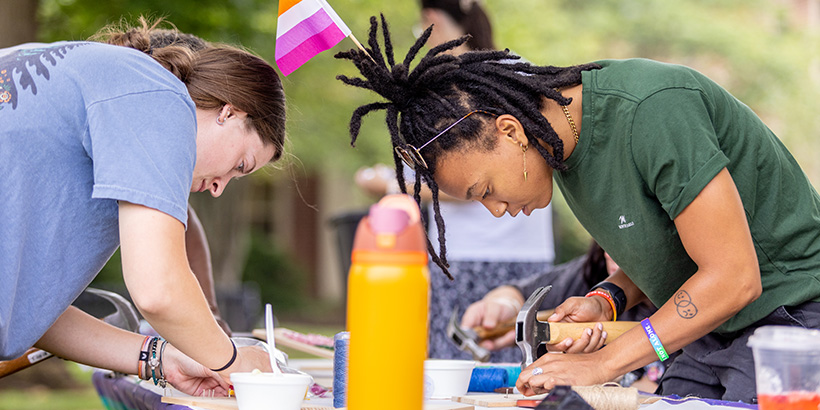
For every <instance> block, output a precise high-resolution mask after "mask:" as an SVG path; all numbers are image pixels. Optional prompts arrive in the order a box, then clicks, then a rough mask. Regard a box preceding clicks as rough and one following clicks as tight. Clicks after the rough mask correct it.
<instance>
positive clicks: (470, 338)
mask: <svg viewBox="0 0 820 410" xmlns="http://www.w3.org/2000/svg"><path fill="white" fill-rule="evenodd" d="M552 313H553V310H552V309H550V310H542V311H539V312H538V314H537V315H536V317H537V318H538V320H543V321H546V320H547V318H548V317H550V315H552ZM458 317H459V315H458V306H456V308H455V309H453V314H452V315H451V316H450V321H449V322H448V323H447V338H448V339H449V340H450V341H451V342H453V343H454V344H455V345H456V347H458V349H459V350H461V351H465V352H469V353H470V354H472V355H473V360H477V361H479V362H486V361H487V360H490V351H489V350H487V349H485V348H483V347H481V346H480V345H479V344H478V343H479V342H481V341H482V340H486V339H494V338H496V337H499V336H502V335H504V334H505V333H507V332H509V331H511V330H513V329H515V320H510V321H507V322H503V323H499V324H498V326H496V327H495V328H492V329H486V328H484V327H482V326H476V327H474V328H472V329H464V328H462V327H460V326H459V325H458Z"/></svg>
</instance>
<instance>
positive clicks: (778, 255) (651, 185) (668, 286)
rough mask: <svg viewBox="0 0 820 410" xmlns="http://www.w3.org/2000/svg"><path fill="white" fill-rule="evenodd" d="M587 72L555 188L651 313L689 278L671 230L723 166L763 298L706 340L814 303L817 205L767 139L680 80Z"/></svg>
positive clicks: (737, 110)
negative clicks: (578, 125) (782, 309)
mask: <svg viewBox="0 0 820 410" xmlns="http://www.w3.org/2000/svg"><path fill="white" fill-rule="evenodd" d="M599 63H600V64H601V65H602V67H603V68H601V69H599V70H592V71H586V72H584V73H583V76H582V82H583V123H582V130H581V135H580V142H579V145H578V146H577V148H576V149H575V151H574V152H573V153H572V156H571V157H570V158H568V159H567V161H566V165H567V167H568V169H567V170H566V171H562V172H555V180H556V182H557V184H558V186H559V188H560V189H561V192H562V193H563V195H564V196H565V197H566V199H567V202H568V204H569V207H570V208H571V209H572V211H573V212H574V213H575V216H576V217H577V218H578V220H579V221H580V222H581V223H582V224H583V226H584V227H585V228H586V229H587V230H588V231H589V233H590V234H591V235H592V237H593V238H595V239H596V240H597V241H598V243H600V244H601V246H602V247H603V248H604V249H606V251H607V252H609V254H610V255H611V256H612V257H613V259H614V260H615V261H616V262H617V263H618V264H619V265H620V266H621V267H622V268H623V270H624V272H625V273H627V275H628V276H629V277H630V279H632V281H633V282H634V283H635V284H636V285H637V286H638V287H639V288H640V289H641V290H642V291H643V292H644V294H646V295H647V296H648V297H649V299H650V300H651V301H652V302H653V303H654V304H655V305H656V306H661V305H663V304H664V303H665V302H666V301H667V300H668V299H670V298H671V297H672V296H673V295H674V293H675V292H676V291H677V290H678V288H679V287H680V286H681V285H682V284H683V283H684V282H685V281H686V280H687V279H689V278H690V277H691V276H692V275H693V274H694V273H695V272H696V270H697V265H695V263H694V261H692V259H691V258H690V257H689V255H688V254H687V253H686V250H685V249H684V247H683V245H682V244H681V240H680V237H679V235H678V232H677V229H676V228H675V224H674V222H673V220H674V219H675V218H676V217H677V216H678V215H679V214H680V213H681V211H683V209H684V208H686V206H687V205H689V204H690V203H691V202H692V200H694V199H695V197H696V196H697V195H698V193H700V191H701V190H702V189H703V188H704V187H705V186H706V184H708V183H709V182H710V181H711V180H712V178H714V177H715V176H716V175H717V173H718V172H720V170H722V169H723V168H724V167H725V168H727V169H728V170H729V173H730V174H731V175H732V178H733V179H734V182H735V184H736V185H737V188H738V191H739V192H740V197H741V199H742V201H743V206H744V209H745V211H746V218H747V220H748V222H749V227H750V228H751V233H752V238H753V240H754V245H755V250H756V251H757V258H758V262H759V264H760V273H761V277H762V283H763V294H762V296H761V297H760V298H759V299H757V300H756V301H754V302H753V303H751V304H750V305H749V306H746V307H745V308H743V310H741V311H740V312H738V313H737V314H736V315H735V316H734V317H732V318H730V319H729V320H728V321H726V322H725V323H724V324H722V325H721V326H720V327H719V328H718V329H717V331H718V332H720V333H727V332H732V331H736V330H739V329H742V328H744V327H747V326H749V325H751V324H752V323H754V322H755V321H757V320H759V319H761V318H763V317H765V316H766V315H767V314H769V313H771V312H772V311H773V310H774V309H776V308H777V307H779V306H783V305H785V306H793V305H797V304H800V303H801V302H805V301H809V300H820V196H818V194H817V191H815V190H814V188H813V187H812V186H811V183H810V182H809V181H808V179H807V177H806V175H805V174H804V173H803V171H802V170H801V169H800V167H799V166H798V164H797V162H796V161H795V160H794V158H793V157H792V156H791V154H790V153H789V152H788V150H787V149H786V147H784V146H783V144H782V143H781V142H780V140H779V139H778V138H777V137H776V136H775V135H774V133H772V131H771V130H769V129H768V128H767V127H766V125H764V124H763V122H762V121H761V120H760V119H759V118H758V117H757V116H756V115H755V113H754V112H752V110H751V109H749V107H747V106H746V105H744V104H743V103H741V102H740V101H738V100H737V99H735V98H734V97H733V96H732V95H730V94H729V93H728V92H727V91H726V90H724V89H722V88H721V87H720V86H718V85H717V84H715V83H714V82H712V81H711V80H709V79H708V78H706V77H705V76H703V75H701V74H700V73H698V72H696V71H694V70H692V69H689V68H686V67H682V66H677V65H670V64H663V63H659V62H655V61H650V60H642V59H633V60H623V61H612V60H607V61H601V62H599ZM726 291H727V292H731V291H732V290H731V289H726Z"/></svg>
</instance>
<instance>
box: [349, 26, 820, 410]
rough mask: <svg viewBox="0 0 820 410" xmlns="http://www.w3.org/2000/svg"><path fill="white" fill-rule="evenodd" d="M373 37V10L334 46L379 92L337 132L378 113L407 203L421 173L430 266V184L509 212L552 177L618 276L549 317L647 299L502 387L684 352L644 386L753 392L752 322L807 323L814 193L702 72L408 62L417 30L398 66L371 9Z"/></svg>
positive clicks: (474, 58) (459, 59)
mask: <svg viewBox="0 0 820 410" xmlns="http://www.w3.org/2000/svg"><path fill="white" fill-rule="evenodd" d="M377 30H378V23H377V20H376V18H373V19H371V30H370V38H369V41H368V45H369V50H368V52H367V53H365V52H363V51H359V50H350V51H347V52H342V53H339V54H337V57H338V58H342V59H349V60H351V61H352V62H353V63H354V64H355V65H356V67H357V68H358V70H359V71H360V72H361V75H362V76H363V78H350V77H347V76H344V75H340V76H338V78H339V79H340V80H341V81H343V82H344V83H346V84H349V85H353V86H356V87H361V88H366V89H369V90H372V91H374V92H376V93H377V94H379V95H380V96H381V97H383V98H384V99H385V100H386V101H378V102H374V103H370V104H367V105H364V106H361V107H359V108H357V109H356V110H355V111H354V112H353V116H352V119H351V122H350V133H351V139H352V142H353V143H355V141H356V136H357V135H358V133H359V128H360V126H361V122H362V118H363V117H364V116H365V115H367V114H368V113H370V112H372V111H374V110H386V112H387V126H388V130H389V132H390V136H391V141H392V144H393V146H394V148H395V150H394V152H395V153H394V160H395V162H396V167H397V168H399V167H400V164H401V162H402V161H404V162H406V163H408V164H410V165H412V166H413V167H414V168H415V170H416V177H415V181H414V194H415V195H414V196H415V197H416V199H417V200H418V191H419V188H420V187H421V184H422V183H425V184H427V185H428V186H429V187H430V189H431V191H432V195H433V207H434V209H435V210H436V218H435V219H436V220H435V223H437V224H438V226H439V228H440V229H439V232H441V233H442V235H440V237H439V241H440V242H441V252H440V254H438V255H431V256H432V259H433V260H434V261H435V262H436V263H438V264H440V265H441V266H442V267H445V268H446V266H447V255H446V247H445V246H444V243H443V233H444V232H445V230H444V229H443V227H444V221H443V220H442V218H441V217H440V215H439V212H438V204H437V198H438V191H439V189H440V190H441V191H443V192H445V193H447V194H449V195H452V196H456V197H461V198H465V199H472V200H476V201H479V202H481V203H482V204H483V205H484V206H485V207H486V208H487V209H488V210H489V211H490V212H491V213H493V214H494V215H496V216H500V215H502V214H504V213H509V214H511V215H518V214H520V213H523V214H529V213H531V212H532V210H533V209H537V208H543V207H544V206H546V205H547V204H549V202H550V200H551V199H552V189H553V182H552V181H553V179H555V181H556V183H557V184H558V186H559V188H560V189H561V191H562V193H563V195H564V197H565V198H566V200H567V203H568V205H569V207H570V208H571V209H572V211H573V212H574V214H575V215H576V217H577V218H578V219H579V221H580V222H581V223H582V224H583V226H584V227H585V228H586V229H587V231H588V232H589V233H590V234H591V235H592V237H593V238H594V239H595V240H596V241H597V242H598V243H599V244H600V245H601V247H602V248H603V249H605V250H606V251H607V253H609V254H610V256H611V257H612V259H613V260H614V261H615V262H616V263H617V264H618V265H619V266H620V269H619V271H618V272H616V273H615V274H613V275H611V276H610V277H609V278H608V279H607V280H606V281H604V282H602V283H600V284H598V285H597V288H598V289H596V290H594V291H593V292H591V294H589V295H588V296H589V297H573V298H570V299H568V300H567V301H565V302H564V303H562V304H561V305H559V306H558V307H557V308H556V312H555V314H554V315H553V316H552V317H550V319H549V320H550V321H569V322H600V321H608V320H616V319H617V316H618V314H619V313H622V312H623V311H624V309H628V308H630V307H632V306H634V305H635V304H637V303H639V302H641V301H643V300H644V298H648V299H649V300H650V301H651V302H652V303H653V304H654V305H655V306H657V307H658V311H657V312H655V313H654V314H652V315H651V316H650V317H649V318H647V319H646V320H644V321H642V325H641V326H637V327H635V328H633V329H631V330H630V331H628V332H626V333H625V334H623V335H622V336H620V337H619V338H617V339H615V340H612V341H611V342H610V343H608V344H607V345H606V346H604V347H603V348H601V349H599V350H595V351H592V352H588V353H577V354H546V355H544V356H542V357H540V358H538V359H537V360H536V361H535V362H534V363H532V364H531V365H529V366H528V367H526V368H525V369H524V370H523V371H522V373H521V376H520V377H519V379H518V381H517V382H516V386H517V387H518V388H519V390H521V391H522V392H523V393H524V394H526V395H532V394H536V393H539V392H543V391H546V390H549V389H551V388H553V387H554V386H556V385H592V384H597V383H603V382H607V381H609V380H611V379H613V378H614V377H616V376H617V375H620V374H624V373H626V372H628V371H630V370H633V369H636V368H639V367H641V366H643V365H646V364H648V363H650V362H652V361H654V360H656V357H665V356H666V355H667V353H668V352H674V351H677V350H680V349H682V353H681V354H680V355H679V356H678V357H677V358H676V359H675V363H674V365H673V366H672V367H671V368H670V369H669V370H668V372H667V373H666V374H665V375H664V376H663V378H662V380H661V382H660V386H659V389H658V392H659V393H661V394H664V395H669V394H678V395H682V396H683V395H695V396H700V397H705V398H717V399H722V400H731V401H744V402H753V401H754V400H755V383H754V377H755V376H754V364H753V363H754V361H753V358H752V354H751V350H750V349H749V348H748V347H747V346H746V341H747V339H748V337H749V336H750V335H751V334H752V333H753V332H754V330H755V329H756V328H758V327H760V326H764V325H787V326H800V327H805V328H816V327H820V303H818V301H820V195H818V194H817V192H816V191H815V190H814V189H813V188H812V186H811V183H810V182H809V180H808V178H807V177H806V175H805V174H804V173H803V171H802V170H801V169H800V167H799V165H798V164H797V163H796V161H795V160H794V158H793V157H792V156H791V154H790V153H789V152H788V150H787V149H786V147H785V146H784V145H783V144H782V143H781V142H780V141H779V140H778V138H777V137H776V136H775V135H774V133H773V132H772V131H771V130H769V129H768V128H767V127H766V125H765V124H763V122H762V121H761V120H760V119H759V118H758V117H757V116H756V115H755V114H754V112H752V110H751V109H749V108H748V107H747V106H746V105H744V104H743V103H741V102H740V101H738V100H737V99H735V98H734V97H733V96H732V95H731V94H729V92H727V91H726V90H724V89H723V88H721V87H720V86H719V85H717V84H716V83H715V82H713V81H711V80H709V79H708V78H707V77H705V76H703V75H702V74H700V73H698V72H696V71H695V70H692V69H690V68H687V67H683V66H679V65H672V64H664V63H659V62H655V61H651V60H646V59H629V60H603V61H599V62H595V63H589V64H582V65H577V66H572V67H553V66H535V65H531V64H527V63H513V64H510V63H499V61H502V60H508V59H511V58H513V59H514V58H515V57H514V56H511V55H510V54H509V53H508V52H507V51H474V52H469V53H466V54H463V55H461V56H453V55H450V54H447V53H446V51H447V50H450V49H452V48H455V47H457V46H459V45H461V44H463V43H464V42H465V41H466V38H462V39H459V40H454V41H451V42H447V43H445V44H442V45H440V46H437V47H433V48H432V49H431V50H430V51H429V52H428V53H427V54H426V55H425V56H424V57H423V58H421V60H420V61H419V62H418V64H417V65H416V66H415V68H414V69H413V70H410V64H411V62H413V60H414V59H415V57H416V55H417V54H418V52H419V50H420V49H421V47H422V46H423V45H424V43H425V42H426V41H427V39H428V38H429V36H430V32H431V29H430V28H428V29H427V30H426V31H425V32H424V34H423V35H422V36H421V37H420V38H419V39H418V41H417V42H416V43H415V44H414V45H413V46H412V47H411V48H410V51H409V52H408V53H407V56H406V57H405V58H404V60H403V61H401V62H396V61H395V57H394V55H393V45H392V43H391V40H390V35H389V32H388V28H387V24H386V22H385V20H384V18H383V17H382V31H383V34H384V52H382V49H381V46H380V45H379V43H378V41H377ZM371 58H372V60H371ZM397 179H398V180H399V181H398V182H399V187H400V188H401V187H403V186H404V181H403V177H402V174H401V173H400V172H397ZM508 240H510V241H515V240H516V238H515V237H510V238H509V239H508ZM445 270H446V269H445Z"/></svg>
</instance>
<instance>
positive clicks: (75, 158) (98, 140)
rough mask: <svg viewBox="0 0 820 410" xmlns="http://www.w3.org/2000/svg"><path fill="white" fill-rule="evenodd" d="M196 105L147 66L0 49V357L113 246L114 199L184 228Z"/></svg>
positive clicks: (28, 342)
mask: <svg viewBox="0 0 820 410" xmlns="http://www.w3.org/2000/svg"><path fill="white" fill-rule="evenodd" d="M195 161H196V118H195V106H194V103H193V102H192V101H191V98H190V97H189V96H188V92H187V89H186V88H185V85H184V84H183V83H182V82H181V81H179V80H178V79H177V78H176V77H174V76H173V75H172V74H171V73H170V72H169V71H167V70H166V69H164V68H163V67H162V66H161V65H160V64H158V63H157V62H156V61H154V60H153V59H152V58H150V57H149V56H147V55H145V54H143V53H141V52H139V51H136V50H133V49H129V48H125V47H117V46H111V45H104V44H98V43H87V42H60V43H53V44H24V45H22V46H18V47H15V48H11V49H2V50H0V359H10V358H13V357H16V356H19V355H20V354H22V353H23V352H24V351H25V350H26V349H27V348H28V347H30V346H32V345H33V344H34V343H35V342H36V341H37V340H38V339H39V338H40V337H41V336H42V335H43V334H44V333H45V332H46V330H47V329H48V328H49V327H50V326H51V325H52V324H53V323H54V321H55V320H56V319H57V317H59V315H60V314H61V313H62V312H63V311H64V310H65V309H66V308H67V307H68V306H69V305H70V304H71V303H72V302H73V301H74V299H75V298H76V297H77V296H78V295H79V294H80V293H81V292H82V291H83V289H85V288H86V287H87V286H88V284H89V283H90V282H91V280H92V279H93V278H94V277H95V276H96V275H97V273H98V272H99V271H100V269H101V268H102V266H103V265H104V264H105V263H106V261H107V260H108V259H109V258H110V256H111V255H112V254H113V252H114V251H115V250H116V248H117V247H118V246H119V230H118V203H117V202H118V201H127V202H131V203H136V204H140V205H144V206H147V207H150V208H154V209H157V210H159V211H162V212H164V213H166V214H168V215H171V216H173V217H174V218H176V219H178V220H179V221H180V222H182V223H183V224H184V223H186V215H187V214H186V207H187V200H188V195H189V191H190V187H191V180H192V174H193V168H194V163H195Z"/></svg>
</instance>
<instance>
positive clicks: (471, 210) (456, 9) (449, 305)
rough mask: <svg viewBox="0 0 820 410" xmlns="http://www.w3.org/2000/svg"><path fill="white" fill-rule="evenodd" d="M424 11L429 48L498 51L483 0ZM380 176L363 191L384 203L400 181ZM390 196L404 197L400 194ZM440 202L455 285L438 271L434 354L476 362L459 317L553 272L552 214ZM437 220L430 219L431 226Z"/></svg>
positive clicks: (428, 3)
mask: <svg viewBox="0 0 820 410" xmlns="http://www.w3.org/2000/svg"><path fill="white" fill-rule="evenodd" d="M420 5H421V16H420V17H421V18H420V21H421V24H423V25H424V26H425V27H427V26H429V25H431V24H432V25H434V28H433V32H432V33H431V34H430V39H429V40H428V42H427V46H428V47H433V46H436V45H438V44H442V43H444V42H446V41H449V40H454V39H457V38H461V37H462V36H464V35H465V34H470V36H471V38H470V40H468V42H467V43H465V44H462V45H461V46H459V47H457V48H455V49H453V50H450V53H452V54H455V55H459V54H463V53H464V52H467V51H470V50H489V49H493V48H494V44H493V36H492V26H491V25H490V21H489V18H488V17H487V14H486V13H485V11H484V8H483V7H482V6H481V4H479V2H478V0H466V1H465V0H422V1H421V2H420ZM419 34H420V33H419ZM382 167H383V168H382ZM380 169H384V170H385V171H387V170H389V168H387V167H385V166H383V165H382V166H381V167H373V168H368V169H365V170H362V172H359V173H357V183H359V182H360V186H362V187H363V188H365V189H367V188H370V189H369V190H368V191H375V192H373V193H375V194H377V195H384V194H385V193H386V192H387V187H388V184H389V185H394V184H395V182H394V181H395V177H393V176H392V173H391V172H377V170H380ZM406 174H407V175H410V174H412V172H407V173H406ZM374 188H375V189H374ZM390 188H393V189H395V190H396V191H398V189H397V188H395V187H393V186H390ZM421 198H422V201H424V202H425V203H429V202H430V198H431V195H430V190H429V189H422V191H421ZM439 199H440V206H441V214H442V215H443V217H444V218H446V219H447V228H448V231H447V236H448V238H449V239H450V241H448V244H449V245H450V247H449V249H448V250H447V251H448V252H447V253H448V262H449V264H450V265H449V268H448V271H449V272H450V274H451V275H452V276H453V278H455V280H449V279H448V277H447V276H445V275H442V274H441V269H440V268H439V267H438V265H436V264H432V263H431V264H430V309H429V315H428V316H429V321H428V330H429V335H428V342H427V354H428V357H430V358H435V359H470V358H472V356H471V355H470V354H469V353H468V352H463V351H461V350H459V349H458V347H457V346H456V345H455V344H454V343H453V342H452V340H451V339H450V338H449V337H447V325H448V323H449V321H450V320H449V319H450V317H451V315H452V314H453V312H454V311H457V312H458V313H459V314H460V313H463V312H464V311H465V309H467V307H468V306H469V305H470V303H472V302H474V301H476V300H478V299H481V298H482V297H483V296H484V295H485V294H486V293H487V292H488V291H490V290H491V289H494V288H495V287H497V286H499V285H501V284H504V283H507V282H510V281H515V280H518V279H521V278H523V277H529V276H532V275H535V274H540V273H544V272H549V271H551V269H550V268H552V263H553V260H554V259H555V247H554V243H553V232H552V206H549V207H547V208H545V209H538V210H535V211H534V212H533V213H532V214H531V215H530V216H529V217H526V218H512V217H511V216H505V217H502V218H495V217H493V216H492V215H490V214H488V213H487V211H486V210H485V209H484V207H483V206H481V204H480V203H478V202H474V201H465V200H464V199H463V198H453V197H451V196H449V195H446V194H441V195H440V196H439ZM425 208H427V209H429V207H425ZM433 218H434V217H433V216H432V215H430V216H429V218H428V219H429V220H432V219H433ZM428 228H429V229H428V232H429V234H430V236H432V237H436V236H437V234H438V232H437V227H436V224H428ZM510 235H515V236H516V237H517V238H519V241H516V242H512V241H507V240H506V238H508V237H509V236H510ZM436 245H437V244H436V243H435V242H434V243H433V248H434V250H435V251H438V249H437V248H438V247H437V246H436ZM556 293H558V292H556ZM499 301H501V302H502V303H503V302H506V305H505V306H504V307H503V309H507V310H510V311H515V312H518V310H519V309H521V305H522V303H523V302H521V303H519V302H517V301H513V300H512V299H499ZM489 361H490V362H495V363H499V362H503V363H513V362H520V361H521V350H520V349H518V348H515V347H513V348H511V349H503V350H496V351H493V352H492V354H491V355H490V358H489Z"/></svg>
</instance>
